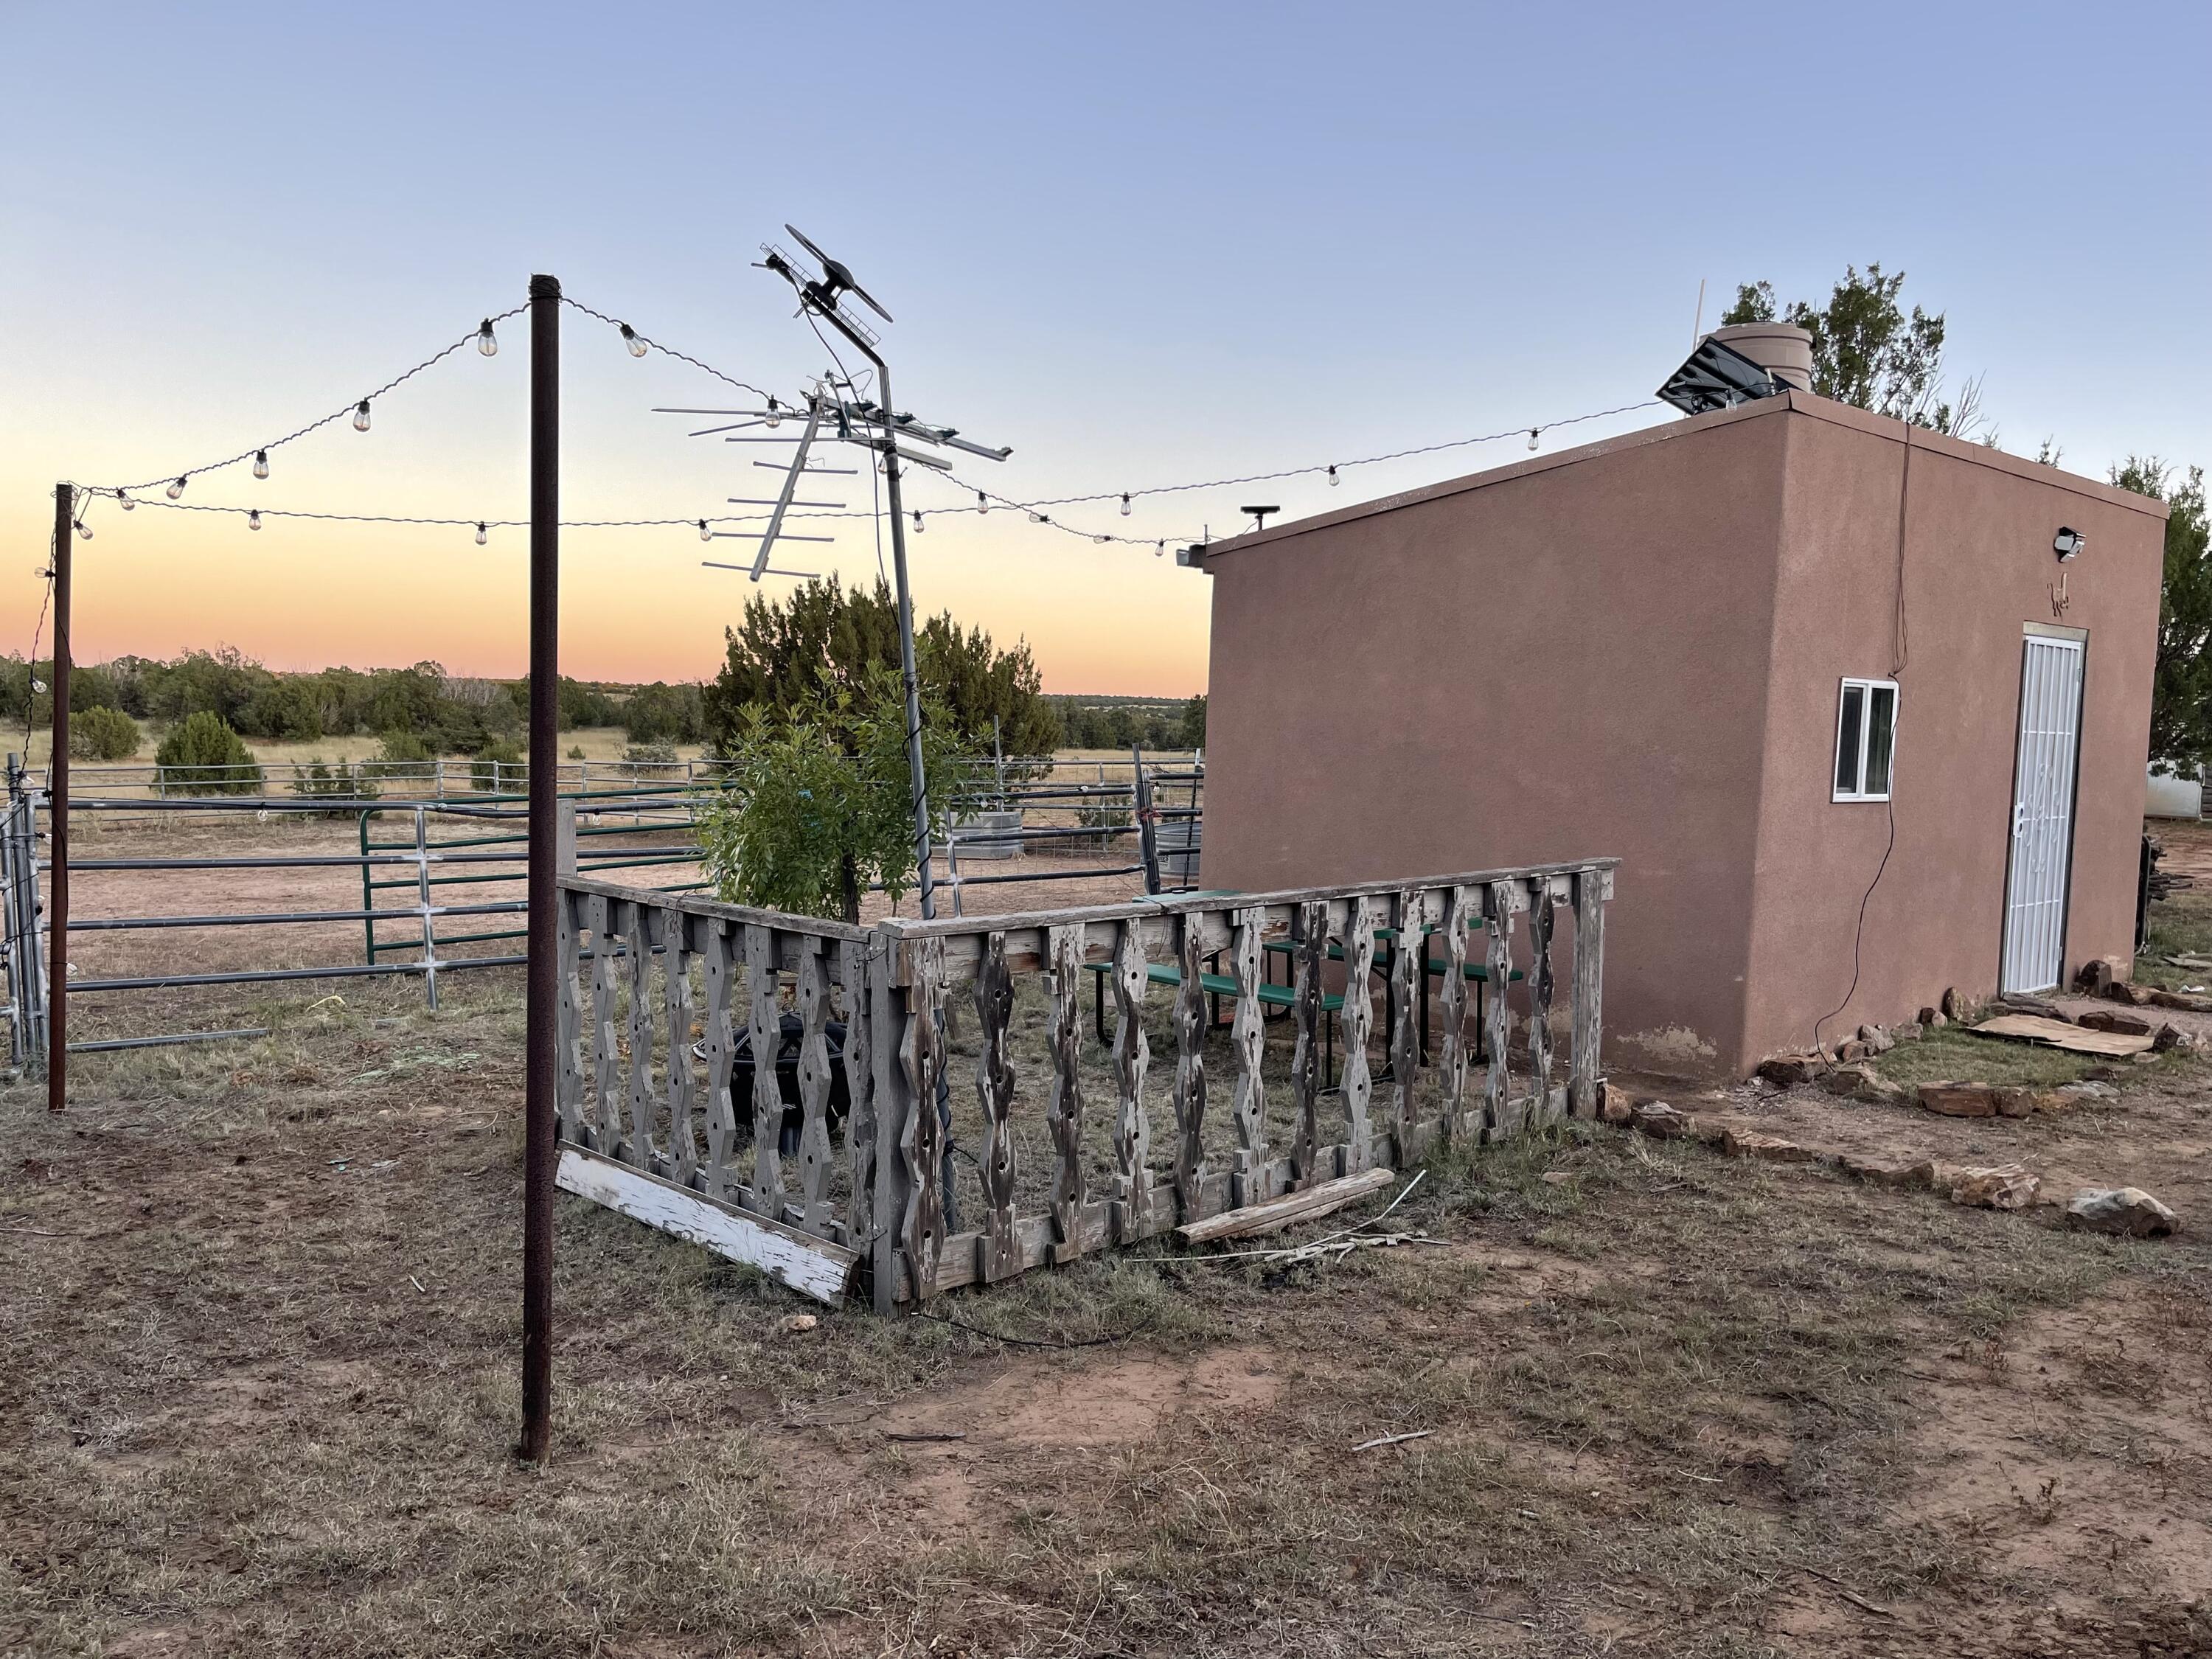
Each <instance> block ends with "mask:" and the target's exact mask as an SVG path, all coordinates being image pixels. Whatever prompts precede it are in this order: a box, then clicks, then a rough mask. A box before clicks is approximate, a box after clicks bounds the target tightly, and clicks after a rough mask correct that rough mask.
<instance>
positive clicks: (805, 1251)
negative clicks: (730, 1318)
mask: <svg viewBox="0 0 2212 1659" xmlns="http://www.w3.org/2000/svg"><path fill="white" fill-rule="evenodd" d="M554 1184H555V1185H556V1186H558V1187H559V1188H560V1189H561V1190H562V1192H564V1193H574V1194H575V1195H576V1196H577V1197H579V1198H588V1199H590V1200H592V1202H593V1203H594V1204H604V1205H605V1206H607V1208H609V1209H611V1210H619V1211H620V1212H622V1213H623V1214H624V1215H626V1216H628V1217H629V1218H631V1219H632V1220H634V1221H642V1222H643V1223H645V1225H647V1226H648V1227H658V1228H659V1229H660V1231H663V1232H665V1233H668V1234H671V1235H672V1236H674V1237H678V1238H680V1239H683V1240H684V1242H686V1243H691V1244H696V1245H698V1246H700V1247H701V1248H702V1249H708V1250H712V1251H714V1254H715V1255H720V1256H726V1257H727V1258H728V1259H729V1260H731V1261H742V1262H744V1263H745V1264H746V1265H747V1266H748V1267H758V1268H759V1269H760V1270H761V1271H762V1272H763V1273H766V1274H767V1275H768V1276H769V1278H770V1279H774V1280H775V1282H776V1283H777V1284H779V1285H787V1286H789V1287H790V1288H791V1289H793V1290H794V1291H800V1292H802V1293H803V1294H805V1295H807V1296H811V1297H814V1298H815V1299H816V1300H817V1301H819V1302H826V1303H828V1304H830V1305H831V1306H832V1307H835V1306H836V1304H839V1303H840V1302H842V1301H843V1300H844V1297H845V1288H846V1285H848V1283H849V1282H850V1281H851V1279H852V1275H853V1267H854V1263H855V1262H857V1261H859V1260H860V1252H858V1251H857V1250H851V1249H846V1248H845V1247H844V1246H842V1245H839V1244H832V1243H829V1242H827V1241H826V1240H823V1239H818V1238H809V1237H807V1236H806V1235H805V1234H804V1233H801V1232H799V1231H797V1230H796V1229H794V1228H790V1227H784V1226H780V1225H777V1224H775V1223H774V1222H770V1221H768V1220H765V1219H763V1218H762V1217H759V1216H757V1215H748V1214H746V1213H745V1212H744V1211H742V1210H738V1209H736V1208H733V1207H732V1206H729V1205H726V1204H718V1203H716V1202H715V1201H714V1200H713V1199H710V1198H708V1197H706V1196H704V1195H703V1194H699V1193H694V1192H687V1191H685V1190H684V1188H681V1187H678V1186H677V1185H676V1184H675V1183H674V1182H668V1181H663V1180H661V1179H660V1178H659V1176H649V1175H647V1174H645V1173H644V1172H643V1171H641V1170H633V1169H631V1168H630V1167H629V1165H627V1164H617V1163H615V1162H613V1161H612V1160H611V1159H609V1158H600V1157H598V1156H596V1155H595V1154H593V1153H591V1152H585V1151H583V1150H581V1149H580V1148H578V1147H574V1146H563V1147H562V1149H561V1167H560V1170H559V1171H558V1173H557V1174H556V1176H555V1177H554Z"/></svg>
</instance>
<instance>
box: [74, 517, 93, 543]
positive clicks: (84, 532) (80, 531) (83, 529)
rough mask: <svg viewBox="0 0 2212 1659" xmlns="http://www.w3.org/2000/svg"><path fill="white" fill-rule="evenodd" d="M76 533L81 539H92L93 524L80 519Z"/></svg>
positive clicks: (77, 522)
mask: <svg viewBox="0 0 2212 1659" xmlns="http://www.w3.org/2000/svg"><path fill="white" fill-rule="evenodd" d="M76 533H77V538H78V539H79V540H80V541H90V540H91V539H92V526H90V525H88V524H87V523H86V522H85V521H84V520H82V519H79V520H77V521H76Z"/></svg>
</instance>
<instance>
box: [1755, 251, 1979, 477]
mask: <svg viewBox="0 0 2212 1659" xmlns="http://www.w3.org/2000/svg"><path fill="white" fill-rule="evenodd" d="M1904 286H1905V273H1904V272H1903V271H1901V270H1900V271H1898V272H1897V273H1896V274H1895V275H1893V276H1886V275H1884V274H1883V271H1882V268H1881V265H1880V264H1869V265H1868V266H1867V268H1866V274H1865V275H1864V276H1861V275H1860V274H1859V269H1858V267H1857V265H1846V266H1845V267H1844V276H1843V280H1842V281H1841V282H1839V283H1837V284H1836V285H1835V288H1834V289H1833V290H1832V291H1831V292H1830V294H1829V295H1828V301H1827V303H1826V305H1822V306H1814V305H1813V304H1811V303H1810V302H1808V301H1804V300H1792V301H1790V303H1789V304H1788V305H1787V306H1778V304H1777V303H1776V301H1775V297H1774V284H1773V283H1766V282H1760V283H1744V284H1742V285H1741V286H1740V287H1739V288H1738V289H1736V291H1735V304H1734V305H1732V306H1730V307H1729V308H1728V310H1727V311H1726V312H1725V313H1723V315H1722V317H1721V322H1722V323H1723V325H1731V324H1737V323H1772V322H1784V323H1788V324H1790V325H1793V326H1795V327H1797V328H1802V329H1803V330H1804V331H1806V332H1807V333H1808V334H1810V335H1811V336H1812V337H1813V390H1814V392H1817V393H1818V394H1819V395H1820V396H1821V397H1823V398H1834V399H1835V400H1836V401H1837V402H1838V403H1845V404H1855V405H1857V407H1858V408H1860V409H1870V410H1874V411H1875V413H1876V414H1877V415H1888V416H1893V417H1894V418H1896V419H1898V420H1900V421H1910V422H1911V423H1912V424H1913V425H1915V426H1922V427H1927V428H1930V429H1932V430H1934V431H1937V432H1946V433H1949V434H1950V435H1952V436H1954V437H1958V438H1972V437H1975V436H1977V435H1981V432H1982V429H1983V428H1984V427H1985V426H1987V421H1986V417H1985V416H1984V415H1983V414H1982V410H1981V401H1982V383H1981V381H1980V380H1978V379H1974V380H1967V381H1966V385H1965V386H1963V387H1962V388H1961V390H1960V393H1959V397H1958V399H1957V401H1956V402H1955V403H1944V402H1942V401H1941V398H1942V386H1943V331H1944V313H1942V312H1940V311H1939V312H1937V313H1935V314H1934V315H1933V316H1930V315H1929V313H1927V312H1925V311H1923V310H1922V309H1921V308H1920V307H1918V306H1917V305H1916V306H1914V307H1912V310H1911V313H1910V314H1909V315H1908V314H1907V313H1906V312H1905V308H1904V307H1903V306H1902V305H1900V304H1899V301H1898V297H1897V296H1898V293H1899V290H1900V289H1903V288H1904ZM1986 441H1988V442H1990V443H1991V444H1994V443H1995V442H1996V430H1995V428H1989V430H1988V433H1987V439H1986Z"/></svg>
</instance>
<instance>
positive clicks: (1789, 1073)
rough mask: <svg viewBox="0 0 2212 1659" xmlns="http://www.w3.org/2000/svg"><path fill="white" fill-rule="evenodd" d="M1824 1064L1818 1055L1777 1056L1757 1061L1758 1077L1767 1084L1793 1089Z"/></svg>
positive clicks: (1809, 1077) (1807, 1079)
mask: <svg viewBox="0 0 2212 1659" xmlns="http://www.w3.org/2000/svg"><path fill="white" fill-rule="evenodd" d="M1825 1063H1826V1062H1824V1061H1823V1060H1821V1059H1820V1056H1819V1055H1818V1054H1777V1055H1775V1056H1774V1058H1773V1059H1771V1060H1761V1061H1759V1076H1760V1077H1763V1078H1765V1079H1766V1080H1767V1081H1768V1082H1769V1083H1778V1084H1780V1085H1782V1086H1783V1087H1784V1088H1785V1089H1794V1088H1796V1086H1797V1085H1799V1084H1801V1083H1804V1082H1808V1081H1809V1080H1810V1079H1812V1077H1813V1075H1814V1073H1816V1072H1818V1071H1819V1070H1820V1068H1821V1066H1823V1065H1824V1064H1825Z"/></svg>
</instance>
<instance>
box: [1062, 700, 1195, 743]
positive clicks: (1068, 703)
mask: <svg viewBox="0 0 2212 1659" xmlns="http://www.w3.org/2000/svg"><path fill="white" fill-rule="evenodd" d="M1046 701H1047V702H1049V703H1050V704H1051V705H1052V708H1053V711H1054V713H1055V714H1058V715H1059V717H1060V734H1061V735H1060V741H1061V743H1062V744H1064V745H1065V746H1066V747H1067V748H1070V749H1127V747H1128V746H1129V745H1130V744H1133V743H1141V744H1144V745H1145V747H1146V748H1147V749H1200V748H1203V747H1204V746H1205V744H1206V698H1205V697H1204V696H1195V697H1192V698H1189V699H1188V700H1187V701H1183V702H1177V701H1176V700H1175V699H1174V698H1172V697H1092V696H1060V697H1048V698H1047V699H1046Z"/></svg>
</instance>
